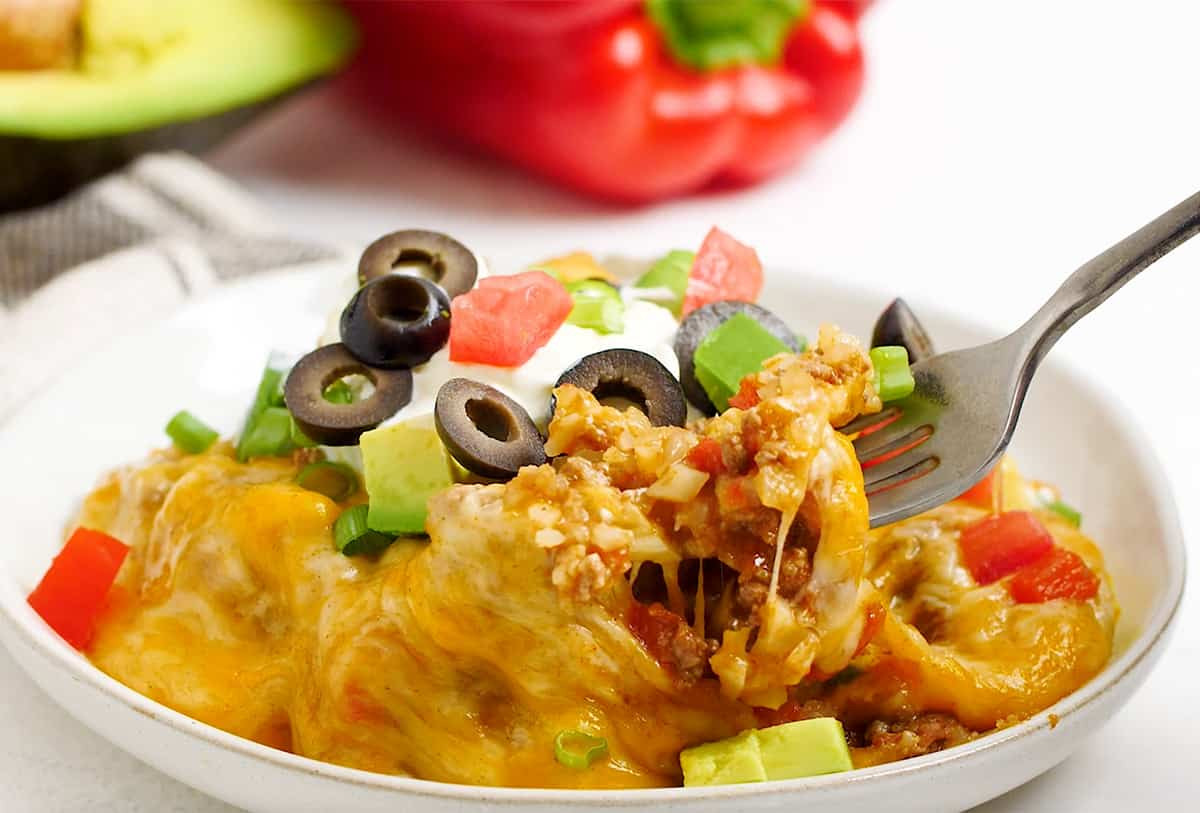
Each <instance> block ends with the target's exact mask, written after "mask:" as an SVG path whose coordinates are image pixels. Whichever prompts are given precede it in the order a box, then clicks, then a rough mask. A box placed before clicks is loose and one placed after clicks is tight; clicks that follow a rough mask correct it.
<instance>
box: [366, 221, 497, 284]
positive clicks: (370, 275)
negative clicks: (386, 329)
mask: <svg viewBox="0 0 1200 813" xmlns="http://www.w3.org/2000/svg"><path fill="white" fill-rule="evenodd" d="M409 264H413V265H417V266H420V272H421V275H422V276H424V277H427V278H428V279H430V280H432V281H433V282H436V283H437V284H438V285H440V286H442V288H443V289H444V290H445V291H446V293H447V295H449V296H450V298H451V299H453V298H454V297H456V296H458V295H459V294H465V293H466V292H467V291H469V290H471V289H472V288H474V287H475V279H476V278H477V277H478V276H479V263H478V262H477V261H476V259H475V255H474V254H473V253H472V252H471V250H470V249H469V248H467V247H466V246H464V245H463V244H462V243H460V242H458V241H457V240H455V239H454V238H453V237H449V236H447V235H445V234H441V233H439V232H436V231H425V230H424V229H405V230H404V231H394V232H392V233H391V234H385V235H384V236H383V237H380V238H379V239H378V240H376V241H375V242H374V243H371V245H369V246H367V250H366V251H364V252H363V254H362V258H361V259H360V260H359V261H358V282H359V284H360V285H366V284H367V283H368V282H370V281H371V280H374V279H379V278H380V277H384V276H387V275H388V274H391V273H393V271H395V269H396V267H397V266H403V265H409ZM402 273H403V272H402Z"/></svg>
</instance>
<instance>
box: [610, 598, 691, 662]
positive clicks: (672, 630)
mask: <svg viewBox="0 0 1200 813" xmlns="http://www.w3.org/2000/svg"><path fill="white" fill-rule="evenodd" d="M625 623H626V624H627V625H628V626H629V631H630V632H632V633H633V636H634V637H635V638H637V639H638V640H639V641H641V642H642V646H644V647H646V651H647V652H649V653H650V655H651V657H653V658H654V659H655V660H656V661H658V662H659V663H670V662H671V644H672V642H673V641H674V640H675V636H676V634H677V633H678V632H679V628H680V626H687V621H686V620H684V619H683V618H681V617H680V616H679V615H676V614H675V613H673V612H671V611H670V610H668V609H667V608H666V607H664V606H662V605H661V604H659V603H658V602H657V601H656V602H654V603H653V604H651V605H649V606H647V605H645V604H642V603H641V602H638V601H635V602H633V604H631V605H630V607H629V613H628V614H627V615H626V617H625Z"/></svg>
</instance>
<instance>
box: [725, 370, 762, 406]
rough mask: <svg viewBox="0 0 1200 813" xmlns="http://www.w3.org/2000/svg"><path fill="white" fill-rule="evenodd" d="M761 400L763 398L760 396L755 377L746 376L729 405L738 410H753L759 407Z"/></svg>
mask: <svg viewBox="0 0 1200 813" xmlns="http://www.w3.org/2000/svg"><path fill="white" fill-rule="evenodd" d="M761 400H762V398H760V397H759V396H758V387H757V386H756V385H755V383H754V377H753V376H746V377H745V378H743V379H742V383H741V386H740V387H738V391H737V393H736V394H735V395H734V396H733V397H732V398H730V399H729V405H730V406H731V407H736V408H737V409H751V408H753V407H756V406H758V403H759V401H761Z"/></svg>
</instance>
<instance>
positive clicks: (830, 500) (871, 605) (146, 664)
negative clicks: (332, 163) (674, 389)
mask: <svg viewBox="0 0 1200 813" xmlns="http://www.w3.org/2000/svg"><path fill="white" fill-rule="evenodd" d="M871 377H872V370H871V366H870V362H869V360H868V358H867V356H866V354H865V353H864V352H863V351H862V349H861V347H860V346H859V345H858V344H857V342H856V341H854V340H853V339H852V338H850V337H847V336H845V335H843V334H840V333H839V332H837V331H836V330H835V329H832V328H826V329H823V330H822V332H821V335H820V338H819V341H818V342H817V345H816V346H815V347H814V348H813V349H812V350H810V351H809V352H807V353H805V354H802V355H781V356H777V357H776V358H774V359H771V360H770V361H768V362H767V364H766V365H765V367H764V370H763V371H762V372H761V373H760V374H758V375H757V376H756V377H755V379H754V381H753V389H754V393H755V395H756V396H757V403H756V404H754V405H753V406H749V407H748V408H747V409H731V410H729V411H728V412H726V413H724V414H722V415H720V416H717V417H715V418H711V419H707V420H704V421H700V422H698V423H697V424H695V425H693V426H691V427H688V428H681V427H656V426H652V425H650V423H649V421H648V420H647V419H646V417H645V416H644V415H643V414H642V413H641V412H639V411H637V410H635V409H629V410H625V411H621V410H618V409H615V408H613V407H609V406H605V405H602V404H600V403H598V402H597V401H596V399H595V398H593V397H592V396H591V395H590V394H589V393H586V392H583V391H581V390H578V389H575V388H573V387H569V386H568V387H562V388H560V389H559V390H558V391H557V392H556V398H557V409H556V412H555V416H554V419H553V421H552V423H551V426H550V433H549V439H548V442H547V450H548V452H549V453H550V454H551V455H554V456H556V459H555V461H554V462H553V463H552V464H548V465H545V466H540V467H529V468H526V469H523V470H522V471H521V472H520V473H519V474H518V476H517V477H516V478H514V479H513V480H512V481H510V482H508V483H503V484H490V485H479V484H472V485H466V484H464V485H457V486H454V487H452V488H450V489H448V490H447V491H445V492H443V493H441V494H439V495H437V496H435V497H434V498H433V499H432V500H431V501H430V504H429V516H428V521H427V531H428V534H429V539H428V540H401V541H398V542H396V543H395V544H394V545H392V546H391V547H390V548H389V549H388V550H387V551H386V552H385V553H383V554H382V555H381V556H379V557H378V558H374V559H372V558H366V557H354V558H351V557H345V556H343V555H341V554H339V553H338V552H336V550H335V549H334V547H333V544H332V540H331V536H332V531H331V529H332V524H333V521H334V520H335V519H336V517H337V516H338V514H339V513H340V511H342V510H343V509H344V508H346V507H347V506H346V505H338V504H335V503H333V502H331V501H330V500H328V499H327V498H325V497H323V496H321V495H319V494H316V493H313V492H309V491H305V490H304V489H301V488H300V487H298V486H297V485H295V484H294V482H293V480H294V477H295V474H296V471H297V464H295V463H293V462H291V461H282V460H257V461H253V462H251V463H248V464H240V463H237V462H236V461H235V460H234V459H233V456H232V453H231V450H230V449H229V447H228V446H219V447H217V448H216V449H214V450H213V451H210V452H209V453H207V454H203V455H198V456H182V455H180V454H179V453H177V452H161V453H157V454H155V455H153V456H151V458H150V459H149V460H148V461H147V462H146V463H144V464H141V465H137V466H131V467H127V468H124V469H121V470H118V471H116V472H114V473H113V474H111V475H109V476H108V477H107V478H106V480H105V481H104V482H103V483H102V484H101V485H100V486H99V487H98V488H97V490H96V491H95V492H94V493H93V494H92V495H91V496H90V497H89V498H88V500H87V501H86V503H85V505H84V508H83V511H82V514H81V516H80V519H79V522H80V524H81V525H85V526H89V527H93V528H97V529H101V530H104V531H106V532H108V533H110V534H112V535H114V536H117V537H119V538H121V539H122V540H124V541H126V542H127V543H128V544H130V545H131V546H132V552H131V554H130V556H129V558H128V560H127V562H126V564H125V566H124V567H123V569H122V570H121V573H120V574H119V578H118V584H117V587H116V589H115V591H114V594H113V601H112V602H111V607H110V609H109V611H108V613H107V615H106V617H105V618H104V619H103V621H102V624H101V626H100V629H99V631H98V634H97V638H96V642H95V645H94V647H93V649H92V651H91V653H90V656H91V658H92V660H93V662H94V663H95V664H96V665H97V666H99V667H100V668H101V669H103V670H104V671H106V672H108V673H109V674H111V675H113V676H114V677H116V678H117V679H118V680H121V681H122V682H124V683H126V684H127V685H129V686H131V687H132V688H134V689H135V690H137V691H139V692H141V693H143V694H145V695H147V696H149V697H151V698H153V699H155V700H158V701H160V702H162V703H164V704H166V705H168V706H170V707H172V708H175V709H177V710H179V711H181V712H183V713H184V714H187V715H189V716H192V717H194V718H196V719H198V720H202V721H204V722H207V723H210V724H212V725H215V726H217V727H219V728H222V729H225V730H226V731H230V732H232V733H234V734H238V735H240V736H243V737H247V738H250V739H254V740H256V741H258V742H262V743H265V744H267V745H271V746H274V747H276V748H282V749H287V750H291V751H294V752H296V753H299V754H304V755H307V756H310V757H314V758H316V759H321V760H326V761H329V762H334V763H338V764H342V765H347V766H352V767H357V768H363V769H367V770H372V771H379V772H386V773H402V774H410V775H413V776H418V777H423V778H428V779H435V780H441V781H447V782H463V783H472V784H489V785H508V786H542V787H595V788H599V787H637V786H654V785H673V784H678V783H679V779H680V771H679V764H678V754H679V751H680V750H681V749H682V748H685V747H687V746H690V745H695V744H698V743H702V742H708V741H712V740H716V739H720V738H723V737H727V736H730V735H733V734H735V733H737V732H738V731H741V730H744V729H746V728H750V727H754V726H755V725H757V724H759V723H761V722H762V720H763V719H764V715H767V716H768V717H769V716H770V715H771V714H776V715H784V718H788V717H789V716H790V718H796V717H799V716H813V715H816V714H836V715H837V716H839V717H840V718H841V719H843V721H844V722H845V723H846V725H847V729H848V731H850V736H851V738H852V744H853V745H854V746H855V749H854V756H855V762H856V764H859V765H866V764H872V763H873V762H878V761H884V760H887V759H895V758H900V757H903V756H908V755H911V754H913V753H921V752H923V751H927V750H931V749H933V748H937V747H945V746H946V745H950V744H954V743H955V742H959V741H962V740H963V739H965V738H969V737H970V736H974V735H975V734H976V733H978V732H982V731H985V730H988V729H991V728H993V727H995V726H997V725H1003V724H1005V723H1006V722H1010V721H1012V720H1015V719H1019V718H1021V717H1024V716H1028V715H1029V714H1032V713H1034V712H1036V711H1038V710H1039V709H1041V708H1044V707H1045V706H1047V705H1049V704H1050V703H1052V702H1054V701H1055V700H1057V699H1058V698H1060V697H1062V696H1063V695H1065V694H1067V693H1068V692H1070V691H1072V690H1073V689H1075V688H1077V687H1078V686H1079V685H1081V684H1082V683H1083V682H1084V681H1086V680H1087V679H1088V678H1090V677H1091V676H1092V675H1094V674H1095V673H1096V672H1097V671H1098V670H1099V669H1100V668H1101V666H1102V665H1103V664H1104V663H1105V661H1106V660H1107V658H1108V656H1109V651H1110V646H1111V640H1112V628H1113V623H1114V620H1115V615H1116V608H1115V607H1116V605H1115V601H1114V599H1113V596H1112V592H1111V588H1110V587H1109V585H1108V582H1107V579H1106V578H1104V579H1102V589H1101V592H1100V595H1099V596H1098V597H1097V598H1095V599H1093V600H1091V601H1087V602H1080V601H1064V600H1056V601H1050V602H1046V603H1044V604H1039V605H1019V604H1016V603H1014V602H1013V601H1012V599H1011V598H1010V597H1009V595H1008V593H1007V591H1006V589H1005V586H1004V583H1003V582H997V583H996V584H993V585H989V586H985V587H980V586H978V585H975V584H974V583H973V581H972V580H971V577H970V575H969V574H968V573H967V572H966V571H965V569H964V568H963V567H962V565H961V564H960V562H959V559H958V545H957V536H958V533H959V530H960V529H961V528H962V527H963V525H965V524H966V523H968V522H970V521H971V520H972V519H975V518H977V517H979V516H982V515H984V512H983V511H982V510H981V509H977V508H972V507H970V506H967V505H965V504H960V503H953V504H951V505H948V506H944V507H943V508H940V509H937V510H936V511H933V512H930V513H928V514H926V515H922V516H921V517H916V518H913V519H911V520H908V521H906V522H903V523H899V524H897V525H893V526H889V527H887V528H882V529H877V530H875V531H869V530H868V523H867V504H866V498H865V496H864V494H863V481H862V473H861V471H860V469H859V467H858V464H857V462H856V461H855V459H854V453H853V448H852V446H851V445H850V442H849V439H848V438H846V437H845V436H843V435H842V434H841V433H839V432H837V431H836V430H835V429H834V427H835V426H839V425H842V424H844V423H845V422H847V421H849V420H850V419H852V418H853V417H855V416H856V415H858V414H860V413H864V412H871V411H876V410H878V409H879V401H878V398H877V397H876V395H875V393H874V391H873V388H872V385H871ZM700 452H704V453H705V455H706V457H705V459H707V461H708V462H707V463H702V461H701V458H702V457H704V456H702V455H700ZM1013 482H1014V484H1015V485H1014V487H1013V489H1012V491H1013V493H1014V494H1015V493H1017V492H1018V490H1019V489H1018V487H1019V488H1024V487H1025V486H1024V483H1023V481H1020V480H1019V477H1017V476H1016V475H1015V474H1014V475H1013ZM1046 522H1047V525H1048V526H1049V527H1050V529H1051V531H1052V532H1053V534H1054V535H1055V537H1056V539H1057V540H1058V543H1059V544H1061V545H1063V546H1065V547H1068V548H1070V549H1071V550H1074V551H1076V552H1077V553H1079V554H1080V555H1081V556H1082V557H1083V558H1084V560H1085V561H1086V562H1087V563H1088V564H1089V565H1090V566H1091V567H1092V568H1093V570H1095V571H1096V572H1097V573H1100V574H1103V562H1102V560H1101V557H1100V554H1099V552H1098V551H1097V549H1096V548H1095V546H1094V545H1092V543H1091V542H1090V541H1088V540H1087V539H1086V538H1085V537H1083V536H1082V535H1081V534H1080V533H1078V532H1077V531H1076V530H1074V529H1073V528H1070V527H1069V526H1066V525H1065V524H1063V523H1057V522H1054V521H1053V519H1051V518H1049V517H1047V518H1046ZM564 729H580V730H584V731H588V732H591V733H594V734H597V735H600V736H604V737H606V738H607V740H608V742H609V746H610V754H609V758H608V759H607V760H605V761H602V762H599V763H597V764H596V765H594V766H593V767H592V768H590V769H589V770H587V771H579V770H574V769H571V768H567V767H564V766H562V765H560V764H559V763H558V762H557V761H556V760H555V757H554V749H553V746H552V742H553V739H554V736H555V735H556V734H557V733H558V732H559V731H562V730H564Z"/></svg>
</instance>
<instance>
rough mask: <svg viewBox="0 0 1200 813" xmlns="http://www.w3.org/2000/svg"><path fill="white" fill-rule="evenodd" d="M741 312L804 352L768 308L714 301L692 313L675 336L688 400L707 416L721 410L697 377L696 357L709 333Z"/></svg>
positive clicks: (797, 340) (781, 339) (681, 380)
mask: <svg viewBox="0 0 1200 813" xmlns="http://www.w3.org/2000/svg"><path fill="white" fill-rule="evenodd" d="M739 313H744V314H746V315H747V316H749V317H750V318H751V319H753V320H754V321H756V322H758V323H759V324H760V325H762V326H763V327H764V328H766V329H767V331H768V332H769V333H770V334H771V335H773V336H774V337H775V338H777V339H779V340H780V341H781V342H783V343H784V344H786V345H787V346H788V347H789V348H790V349H791V351H792V352H793V353H798V352H800V341H799V339H797V338H796V334H795V333H793V332H792V329H791V328H790V327H788V326H787V323H786V322H784V321H783V320H782V319H780V318H779V317H778V316H776V315H775V314H773V313H771V312H770V311H769V310H767V309H766V308H760V307H759V306H758V305H752V304H750V303H749V302H714V303H712V304H711V305H705V306H704V307H703V308H697V309H696V310H694V311H692V312H691V313H690V314H688V316H687V318H686V319H684V320H683V322H682V323H680V325H679V330H678V331H676V333H675V355H676V356H677V357H678V358H679V383H680V384H682V385H683V391H684V393H685V394H686V395H687V399H688V400H689V401H691V402H692V405H693V406H694V407H696V409H699V410H700V411H701V412H703V413H704V414H706V415H716V414H717V408H716V406H714V405H713V402H712V400H711V399H710V398H709V397H708V393H707V392H705V391H704V387H703V386H701V385H700V381H699V380H698V379H697V378H696V365H695V363H694V362H693V357H694V356H695V355H696V348H697V347H699V346H700V343H701V342H702V341H704V338H705V337H706V336H708V334H709V333H712V332H713V331H714V330H716V329H717V328H718V327H720V326H721V325H722V324H724V323H725V322H726V321H728V320H729V319H730V318H731V317H732V316H734V315H736V314H739Z"/></svg>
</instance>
